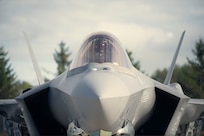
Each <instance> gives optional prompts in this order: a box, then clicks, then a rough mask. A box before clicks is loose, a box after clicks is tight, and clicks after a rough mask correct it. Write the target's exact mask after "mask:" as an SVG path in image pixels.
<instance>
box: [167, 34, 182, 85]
mask: <svg viewBox="0 0 204 136" xmlns="http://www.w3.org/2000/svg"><path fill="white" fill-rule="evenodd" d="M185 32H186V31H183V33H182V34H181V38H180V41H179V44H178V47H177V49H176V52H175V54H174V57H173V60H172V62H171V66H170V67H169V70H168V73H167V75H166V78H165V80H164V84H165V85H168V84H169V83H170V80H171V77H172V74H173V71H174V68H175V64H176V60H177V57H178V54H179V50H180V47H181V44H182V41H183V37H184V35H185Z"/></svg>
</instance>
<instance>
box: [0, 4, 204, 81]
mask: <svg viewBox="0 0 204 136" xmlns="http://www.w3.org/2000/svg"><path fill="white" fill-rule="evenodd" d="M203 7H204V1H203V0H171V1H164V0H143V1H142V0H100V1H97V0H52V1H50V0H0V46H3V47H4V49H5V50H6V51H8V52H9V55H8V57H9V58H10V62H11V64H12V66H13V69H14V70H15V72H16V74H17V76H18V79H20V80H25V81H28V82H30V83H31V84H33V85H37V84H38V83H37V79H36V76H35V73H34V69H33V66H32V63H31V59H30V56H29V54H28V49H27V46H26V43H25V40H24V37H23V33H22V32H23V31H24V32H26V33H27V36H28V38H29V40H30V43H31V45H32V47H33V50H34V53H35V55H36V58H37V61H38V62H39V66H40V68H41V70H42V69H43V68H45V69H47V70H48V71H50V72H53V73H56V68H57V65H56V63H55V61H54V59H53V53H54V52H55V49H58V44H59V43H60V42H61V41H64V42H65V43H66V45H67V46H69V49H70V51H71V52H72V55H71V58H74V56H75V55H76V53H77V51H78V49H79V48H80V46H81V44H82V42H83V40H84V38H86V36H87V35H89V34H90V33H93V32H96V31H107V32H110V33H112V34H113V35H115V36H116V37H117V38H118V39H119V40H120V42H121V43H122V46H123V47H124V48H125V49H128V50H131V51H132V52H133V55H134V58H135V60H136V61H137V60H139V61H140V62H141V69H142V70H143V71H145V73H147V74H149V75H151V74H152V73H153V72H154V71H155V70H156V69H163V68H167V67H169V65H170V63H171V59H172V57H173V54H174V51H175V49H176V46H177V44H178V42H179V38H180V35H181V33H182V32H183V31H184V30H186V35H185V37H184V41H183V45H182V47H181V52H180V54H179V58H178V61H177V64H180V65H182V64H183V63H186V58H187V57H189V58H193V55H192V51H191V50H192V49H193V48H194V45H195V41H197V40H198V39H199V38H204V8H203ZM42 74H43V75H44V76H46V77H48V78H53V76H52V74H48V73H46V72H45V71H43V70H42Z"/></svg>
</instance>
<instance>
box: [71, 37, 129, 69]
mask: <svg viewBox="0 0 204 136" xmlns="http://www.w3.org/2000/svg"><path fill="white" fill-rule="evenodd" d="M105 62H110V63H113V64H115V65H119V66H123V67H130V66H131V63H130V61H129V59H128V57H127V55H126V53H125V51H124V50H123V49H122V47H121V46H120V44H119V42H118V41H117V40H116V38H114V37H113V36H112V35H110V34H107V33H97V34H93V35H91V36H90V37H89V38H87V40H85V42H84V43H83V45H82V47H81V48H80V50H79V53H78V55H77V57H76V58H75V60H74V62H73V63H72V66H71V69H73V68H76V67H80V66H83V65H86V64H88V63H105Z"/></svg>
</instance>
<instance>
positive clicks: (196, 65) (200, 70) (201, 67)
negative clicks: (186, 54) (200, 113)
mask: <svg viewBox="0 0 204 136" xmlns="http://www.w3.org/2000/svg"><path fill="white" fill-rule="evenodd" d="M192 52H193V54H194V55H195V59H193V60H190V59H189V58H187V60H188V63H189V64H190V65H191V66H192V69H193V73H194V74H193V76H192V78H193V79H194V80H195V81H196V83H197V85H198V88H197V89H199V90H200V91H201V92H202V93H203V94H204V42H203V40H202V39H199V40H198V41H197V42H196V44H195V49H192Z"/></svg>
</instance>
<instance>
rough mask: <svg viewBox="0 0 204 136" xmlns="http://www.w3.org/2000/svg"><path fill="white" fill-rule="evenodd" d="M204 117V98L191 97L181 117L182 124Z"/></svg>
mask: <svg viewBox="0 0 204 136" xmlns="http://www.w3.org/2000/svg"><path fill="white" fill-rule="evenodd" d="M199 118H204V99H190V100H189V101H188V104H187V106H186V108H185V110H184V113H183V116H182V118H181V124H185V123H189V122H192V121H196V120H198V119H199Z"/></svg>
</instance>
